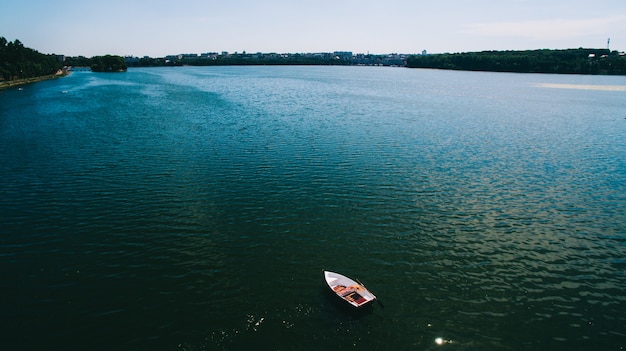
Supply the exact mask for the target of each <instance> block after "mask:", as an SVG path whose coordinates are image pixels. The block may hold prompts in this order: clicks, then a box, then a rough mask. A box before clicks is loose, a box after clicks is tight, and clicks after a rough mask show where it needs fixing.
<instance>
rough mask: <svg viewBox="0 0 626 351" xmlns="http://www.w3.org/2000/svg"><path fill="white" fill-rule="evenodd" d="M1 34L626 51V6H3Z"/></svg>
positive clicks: (143, 43)
mask: <svg viewBox="0 0 626 351" xmlns="http://www.w3.org/2000/svg"><path fill="white" fill-rule="evenodd" d="M0 36H4V37H5V38H7V39H8V40H11V41H12V40H15V39H19V40H20V41H22V43H24V45H26V46H28V47H31V48H34V49H36V50H38V51H40V52H43V53H57V54H65V55H70V56H77V55H84V56H88V57H90V56H94V55H102V54H116V55H135V56H144V55H148V56H153V57H158V56H165V55H168V54H180V53H202V52H214V51H217V52H221V51H229V52H242V51H246V52H278V53H284V52H294V53H296V52H329V51H352V52H354V53H367V52H370V53H375V54H383V53H392V52H397V53H419V52H421V51H422V50H428V52H432V53H436V52H464V51H480V50H509V49H510V50H522V49H543V48H548V49H566V48H578V47H592V48H603V47H606V45H607V39H608V38H611V49H614V50H620V51H623V50H625V49H626V1H624V0H593V1H591V0H585V1H580V0H567V1H565V0H508V1H507V0H430V1H409V0H379V1H370V0H363V1H357V0H332V1H331V0H316V1H306V2H304V1H302V2H300V1H295V0H265V1H263V0H256V1H254V0H221V1H217V0H205V1H201V0H168V1H164V0H149V1H143V0H142V1H138V0H105V1H91V0H80V1H79V0H57V1H51V0H0Z"/></svg>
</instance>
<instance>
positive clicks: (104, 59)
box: [65, 55, 128, 72]
mask: <svg viewBox="0 0 626 351" xmlns="http://www.w3.org/2000/svg"><path fill="white" fill-rule="evenodd" d="M65 65H66V66H74V67H89V68H90V69H91V70H92V71H93V72H124V71H126V70H127V69H128V66H127V65H126V62H125V61H124V58H123V57H122V56H117V55H104V56H94V57H91V58H87V57H85V56H76V57H66V58H65Z"/></svg>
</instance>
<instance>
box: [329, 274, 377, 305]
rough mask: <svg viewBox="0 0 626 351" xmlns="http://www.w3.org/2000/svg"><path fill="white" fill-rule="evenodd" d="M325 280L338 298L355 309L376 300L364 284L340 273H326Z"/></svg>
mask: <svg viewBox="0 0 626 351" xmlns="http://www.w3.org/2000/svg"><path fill="white" fill-rule="evenodd" d="M324 279H325V280H326V284H328V287H329V288H330V290H332V292H333V293H335V295H337V297H339V298H340V299H342V300H343V301H345V302H347V303H349V304H350V305H352V306H353V307H356V308H361V307H363V306H366V305H369V304H370V303H372V301H374V300H376V296H375V295H374V294H372V293H371V292H370V291H369V290H367V289H366V288H365V286H364V285H363V284H360V283H357V282H356V281H354V280H352V279H350V278H348V277H346V276H344V275H341V274H339V273H334V272H329V271H324Z"/></svg>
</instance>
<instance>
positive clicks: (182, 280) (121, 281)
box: [0, 67, 626, 350]
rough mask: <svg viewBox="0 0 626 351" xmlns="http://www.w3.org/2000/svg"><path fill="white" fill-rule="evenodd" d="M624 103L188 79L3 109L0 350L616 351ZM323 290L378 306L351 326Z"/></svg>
mask: <svg viewBox="0 0 626 351" xmlns="http://www.w3.org/2000/svg"><path fill="white" fill-rule="evenodd" d="M546 84H558V86H557V87H554V85H550V86H547V85H546ZM590 85H591V86H594V87H596V88H599V89H594V90H591V89H588V88H589V87H588V86H590ZM624 86H626V78H624V77H587V76H565V75H559V76H555V75H519V74H494V73H470V72H448V71H432V70H417V69H414V70H411V69H402V68H370V67H218V68H191V67H181V68H171V69H170V68H154V69H132V70H130V71H128V72H127V73H120V74H99V73H91V72H75V73H73V74H72V75H71V76H69V77H66V78H63V79H57V80H53V81H46V82H42V83H37V84H33V85H28V86H25V87H24V90H23V91H18V90H5V91H2V92H0V226H1V227H0V269H1V272H2V279H1V280H0V281H1V287H0V288H1V290H2V294H1V296H2V305H1V306H2V307H0V308H1V309H0V316H1V317H0V318H1V319H2V328H0V348H1V349H7V350H9V349H15V350H19V349H23V350H32V349H44V350H100V349H101V350H161V349H162V350H241V349H257V350H325V349H359V350H436V349H437V350H438V349H441V350H623V348H624V347H626V313H625V311H626V274H625V272H626V144H625V140H626V119H625V118H626V91H625V90H624ZM571 88H579V89H571ZM322 269H329V270H334V271H338V272H342V273H344V274H346V275H349V276H351V277H353V278H359V279H360V280H362V281H363V282H364V283H365V284H366V285H367V286H368V288H370V290H372V291H373V292H374V293H375V294H376V295H377V296H378V297H379V299H380V302H382V304H377V305H375V306H373V308H372V309H371V310H369V311H366V313H362V314H354V313H350V312H349V311H346V310H345V309H343V308H341V307H342V306H340V305H337V304H336V303H335V301H334V300H333V299H331V296H329V295H328V294H327V292H326V290H325V287H324V285H323V280H322V273H321V270H322Z"/></svg>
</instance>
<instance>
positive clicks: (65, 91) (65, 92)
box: [61, 90, 69, 94]
mask: <svg viewBox="0 0 626 351" xmlns="http://www.w3.org/2000/svg"><path fill="white" fill-rule="evenodd" d="M67 93H69V91H67V90H63V91H62V92H61V94H67Z"/></svg>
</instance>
